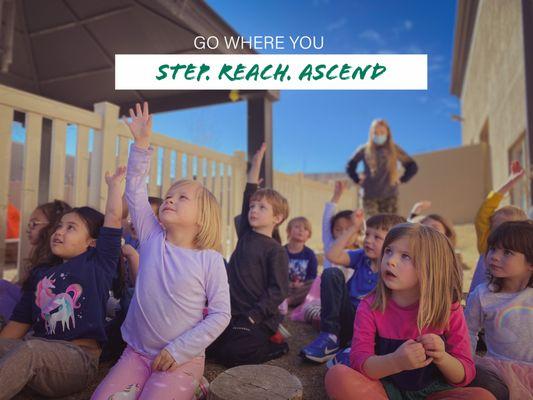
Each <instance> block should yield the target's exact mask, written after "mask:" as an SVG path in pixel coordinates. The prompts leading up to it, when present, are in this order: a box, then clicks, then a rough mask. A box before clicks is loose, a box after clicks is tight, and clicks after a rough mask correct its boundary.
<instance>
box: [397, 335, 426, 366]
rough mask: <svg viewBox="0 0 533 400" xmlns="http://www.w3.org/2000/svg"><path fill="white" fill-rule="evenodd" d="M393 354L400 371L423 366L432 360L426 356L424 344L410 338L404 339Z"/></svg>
mask: <svg viewBox="0 0 533 400" xmlns="http://www.w3.org/2000/svg"><path fill="white" fill-rule="evenodd" d="M393 354H394V356H395V359H396V363H397V364H398V367H399V368H400V369H401V370H402V371H407V370H411V369H418V368H423V367H425V366H427V365H429V364H431V362H432V361H433V359H432V358H431V357H430V358H426V351H425V350H424V346H423V345H422V344H421V343H417V342H416V341H414V340H412V339H409V340H407V341H405V342H404V343H403V344H402V345H401V346H400V347H398V348H397V349H396V351H395V352H394V353H393Z"/></svg>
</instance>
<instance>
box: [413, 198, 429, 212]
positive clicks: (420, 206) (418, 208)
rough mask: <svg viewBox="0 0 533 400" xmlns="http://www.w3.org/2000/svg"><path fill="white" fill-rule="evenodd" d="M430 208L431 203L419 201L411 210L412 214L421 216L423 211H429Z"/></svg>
mask: <svg viewBox="0 0 533 400" xmlns="http://www.w3.org/2000/svg"><path fill="white" fill-rule="evenodd" d="M429 207H431V201H429V200H422V201H419V202H418V203H415V204H414V206H413V208H411V214H415V215H420V214H422V211H424V210H427V209H428V208H429Z"/></svg>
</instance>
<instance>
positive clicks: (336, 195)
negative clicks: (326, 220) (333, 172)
mask: <svg viewBox="0 0 533 400" xmlns="http://www.w3.org/2000/svg"><path fill="white" fill-rule="evenodd" d="M347 186H348V184H347V183H346V181H344V180H343V181H335V188H334V189H333V197H332V198H331V202H332V203H338V202H339V200H340V199H341V197H342V194H343V193H344V191H345V190H346V187H347Z"/></svg>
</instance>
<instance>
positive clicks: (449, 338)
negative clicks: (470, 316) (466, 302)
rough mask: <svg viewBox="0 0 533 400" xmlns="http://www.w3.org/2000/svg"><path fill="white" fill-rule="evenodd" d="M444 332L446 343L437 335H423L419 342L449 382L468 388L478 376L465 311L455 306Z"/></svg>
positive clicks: (457, 305)
mask: <svg viewBox="0 0 533 400" xmlns="http://www.w3.org/2000/svg"><path fill="white" fill-rule="evenodd" d="M452 307H454V309H453V310H452V313H451V315H450V320H449V323H448V327H447V330H446V331H445V332H444V341H443V340H442V338H441V337H440V336H437V335H435V334H426V335H422V336H421V337H420V338H418V339H417V340H418V341H419V342H420V344H422V345H423V346H424V349H425V351H426V355H427V356H428V357H431V358H433V362H434V363H435V365H436V366H437V368H438V369H439V370H440V372H441V373H442V375H444V377H445V378H446V380H447V381H448V382H450V383H451V384H452V385H456V386H466V385H468V384H469V383H470V382H471V381H472V379H474V377H475V375H476V367H475V365H474V360H473V358H472V350H471V347H470V340H469V337H468V328H467V326H466V322H465V318H464V315H463V309H462V307H461V306H460V305H459V304H454V305H453V306H452Z"/></svg>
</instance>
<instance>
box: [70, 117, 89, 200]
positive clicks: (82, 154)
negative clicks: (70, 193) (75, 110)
mask: <svg viewBox="0 0 533 400" xmlns="http://www.w3.org/2000/svg"><path fill="white" fill-rule="evenodd" d="M77 133H78V135H77V136H78V137H77V140H76V171H75V172H74V205H75V206H76V207H81V206H84V205H87V204H88V201H89V199H88V198H87V195H88V190H87V189H88V181H89V127H88V126H83V125H78V132H77Z"/></svg>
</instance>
